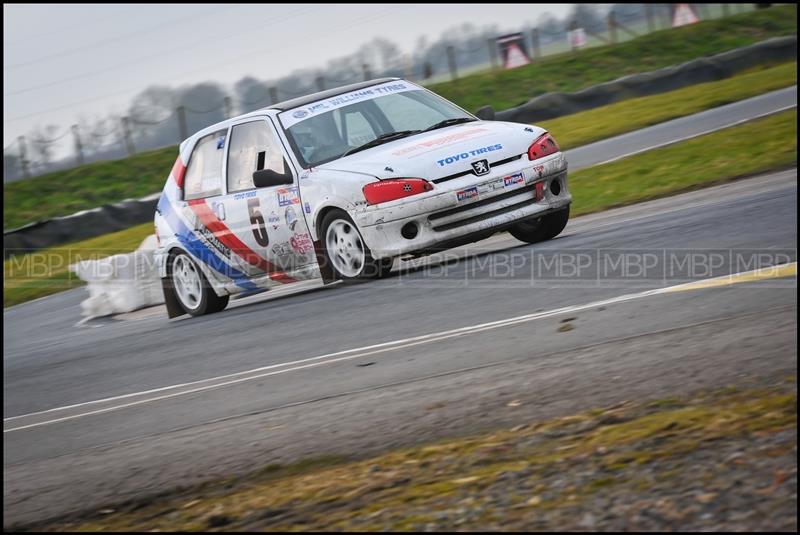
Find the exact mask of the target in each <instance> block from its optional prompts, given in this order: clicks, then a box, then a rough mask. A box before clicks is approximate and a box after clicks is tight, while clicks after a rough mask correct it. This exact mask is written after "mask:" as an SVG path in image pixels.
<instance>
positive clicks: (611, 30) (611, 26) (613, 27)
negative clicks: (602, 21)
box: [608, 11, 617, 43]
mask: <svg viewBox="0 0 800 535" xmlns="http://www.w3.org/2000/svg"><path fill="white" fill-rule="evenodd" d="M608 37H609V39H611V42H612V43H616V42H617V20H616V19H615V18H614V12H613V11H609V13H608Z"/></svg>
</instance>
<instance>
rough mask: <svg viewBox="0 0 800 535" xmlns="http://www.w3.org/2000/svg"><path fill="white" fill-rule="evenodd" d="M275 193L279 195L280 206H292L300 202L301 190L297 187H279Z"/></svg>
mask: <svg viewBox="0 0 800 535" xmlns="http://www.w3.org/2000/svg"><path fill="white" fill-rule="evenodd" d="M275 195H277V196H278V206H291V205H292V204H300V197H299V196H298V195H300V190H299V189H298V188H297V187H292V188H278V189H277V190H275Z"/></svg>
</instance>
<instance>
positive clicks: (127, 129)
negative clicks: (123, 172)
mask: <svg viewBox="0 0 800 535" xmlns="http://www.w3.org/2000/svg"><path fill="white" fill-rule="evenodd" d="M120 122H121V123H122V137H123V138H124V139H125V148H126V149H127V150H128V156H133V155H134V154H136V147H134V146H133V138H132V137H131V124H130V121H129V120H128V118H127V117H123V118H122V119H120Z"/></svg>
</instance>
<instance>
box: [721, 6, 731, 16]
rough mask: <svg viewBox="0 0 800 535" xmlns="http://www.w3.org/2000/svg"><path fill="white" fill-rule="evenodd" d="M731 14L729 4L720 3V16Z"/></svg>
mask: <svg viewBox="0 0 800 535" xmlns="http://www.w3.org/2000/svg"><path fill="white" fill-rule="evenodd" d="M730 14H731V6H730V5H729V4H722V16H723V17H727V16H728V15H730Z"/></svg>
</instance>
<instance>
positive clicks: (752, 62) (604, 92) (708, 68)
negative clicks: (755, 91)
mask: <svg viewBox="0 0 800 535" xmlns="http://www.w3.org/2000/svg"><path fill="white" fill-rule="evenodd" d="M796 58H797V36H796V35H793V36H788V37H774V38H772V39H768V40H766V41H761V42H760V43H756V44H753V45H749V46H745V47H742V48H737V49H734V50H729V51H727V52H722V53H720V54H716V55H714V56H709V57H705V58H698V59H694V60H691V61H687V62H686V63H683V64H681V65H674V66H671V67H664V68H663V69H658V70H655V71H651V72H646V73H639V74H631V75H629V76H624V77H622V78H618V79H616V80H613V81H611V82H606V83H602V84H598V85H595V86H592V87H588V88H586V89H583V90H581V91H576V92H574V93H545V94H544V95H540V96H538V97H536V98H533V99H531V100H529V101H528V102H526V103H525V104H522V105H520V106H517V107H514V108H510V109H507V110H502V111H498V112H495V111H494V110H492V108H491V107H489V106H484V107H483V108H481V109H480V110H478V112H477V113H476V115H477V116H478V117H480V118H481V119H486V120H496V121H512V122H520V123H530V122H535V121H543V120H546V119H553V118H555V117H561V116H563V115H570V114H573V113H577V112H579V111H584V110H589V109H592V108H597V107H599V106H605V105H607V104H613V103H615V102H619V101H621V100H625V99H629V98H634V97H644V96H647V95H656V94H658V93H666V92H668V91H673V90H675V89H680V88H682V87H687V86H690V85H695V84H701V83H704V82H713V81H716V80H722V79H724V78H728V77H730V76H733V75H734V74H736V73H739V72H741V71H744V70H747V69H750V68H753V67H755V66H758V65H763V64H765V63H766V64H768V63H778V62H782V61H789V60H791V59H796Z"/></svg>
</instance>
